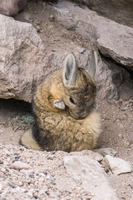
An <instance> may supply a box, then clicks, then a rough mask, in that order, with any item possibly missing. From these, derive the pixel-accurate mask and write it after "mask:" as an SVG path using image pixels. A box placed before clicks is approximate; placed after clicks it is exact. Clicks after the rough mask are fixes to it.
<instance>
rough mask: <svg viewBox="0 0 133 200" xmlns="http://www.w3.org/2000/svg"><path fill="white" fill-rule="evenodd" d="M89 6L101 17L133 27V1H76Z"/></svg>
mask: <svg viewBox="0 0 133 200" xmlns="http://www.w3.org/2000/svg"><path fill="white" fill-rule="evenodd" d="M74 1H75V2H78V3H82V4H85V5H87V6H88V7H89V8H90V9H92V10H94V11H96V12H98V13H99V14H100V15H102V16H105V17H107V18H109V19H112V20H114V21H116V22H118V23H121V24H125V25H128V26H132V25H133V20H132V19H133V1H132V0H110V1H108V3H107V0H100V1H99V0H74Z"/></svg>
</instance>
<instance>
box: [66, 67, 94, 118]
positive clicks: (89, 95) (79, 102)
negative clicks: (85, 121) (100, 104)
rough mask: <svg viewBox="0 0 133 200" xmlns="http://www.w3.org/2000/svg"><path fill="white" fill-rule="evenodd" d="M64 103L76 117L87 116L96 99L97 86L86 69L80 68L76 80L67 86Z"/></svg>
mask: <svg viewBox="0 0 133 200" xmlns="http://www.w3.org/2000/svg"><path fill="white" fill-rule="evenodd" d="M64 91H65V95H64V99H63V101H64V103H65V105H66V106H67V107H68V110H69V113H70V115H71V116H72V117H74V118H76V119H81V118H84V117H86V116H87V115H88V114H89V112H90V110H91V108H92V106H93V104H94V101H95V94H96V86H95V83H94V81H93V80H92V78H91V77H90V76H89V75H88V74H87V72H86V71H85V70H84V69H81V68H79V69H78V76H77V80H76V82H74V83H73V84H72V85H71V86H69V87H65V90H64Z"/></svg>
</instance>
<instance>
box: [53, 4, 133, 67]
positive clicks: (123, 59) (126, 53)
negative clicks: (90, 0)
mask: <svg viewBox="0 0 133 200" xmlns="http://www.w3.org/2000/svg"><path fill="white" fill-rule="evenodd" d="M54 10H55V12H56V19H57V20H58V21H59V23H61V24H62V25H64V26H65V27H66V28H67V29H70V30H75V31H76V32H77V33H79V34H80V35H82V36H84V37H85V38H88V39H90V40H91V41H92V42H94V43H95V44H96V45H97V46H98V48H99V50H100V52H101V53H102V54H103V55H105V56H107V57H111V58H112V59H114V60H115V61H116V62H118V63H120V64H122V65H125V66H128V67H129V69H130V70H133V45H132V44H133V29H132V28H130V27H128V26H125V25H121V24H118V23H116V22H114V21H111V20H110V19H107V18H105V17H102V16H99V15H98V14H97V13H96V12H94V11H91V10H90V9H88V8H87V7H84V8H82V7H79V6H77V5H75V4H74V3H70V2H68V1H60V2H59V3H58V6H57V7H55V8H54Z"/></svg>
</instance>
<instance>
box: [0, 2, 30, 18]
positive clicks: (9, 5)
mask: <svg viewBox="0 0 133 200" xmlns="http://www.w3.org/2000/svg"><path fill="white" fill-rule="evenodd" d="M26 5H27V0H0V13H1V14H4V15H8V16H13V15H16V14H17V13H18V12H19V11H21V10H23V9H24V8H25V6H26Z"/></svg>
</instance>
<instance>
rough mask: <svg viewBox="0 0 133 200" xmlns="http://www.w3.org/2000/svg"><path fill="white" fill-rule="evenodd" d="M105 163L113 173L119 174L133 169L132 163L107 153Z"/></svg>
mask: <svg viewBox="0 0 133 200" xmlns="http://www.w3.org/2000/svg"><path fill="white" fill-rule="evenodd" d="M103 165H104V167H105V168H106V169H110V170H111V171H112V172H113V174H115V175H119V174H124V173H129V172H131V171H132V167H131V164H130V163H129V162H127V161H125V160H123V159H121V158H116V157H112V156H110V155H106V156H105V158H104V159H103Z"/></svg>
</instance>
